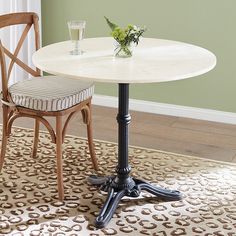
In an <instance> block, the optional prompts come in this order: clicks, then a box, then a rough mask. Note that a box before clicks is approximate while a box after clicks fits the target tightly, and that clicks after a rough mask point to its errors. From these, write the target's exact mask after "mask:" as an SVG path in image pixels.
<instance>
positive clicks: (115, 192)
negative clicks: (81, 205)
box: [88, 176, 181, 228]
mask: <svg viewBox="0 0 236 236" xmlns="http://www.w3.org/2000/svg"><path fill="white" fill-rule="evenodd" d="M88 181H89V182H90V183H91V184H94V185H98V186H100V187H101V190H103V191H106V192H107V193H108V195H107V199H106V201H105V203H104V205H103V207H102V209H101V210H100V213H99V215H98V217H97V218H96V220H95V225H96V227H97V228H103V227H105V226H106V225H107V224H108V222H109V221H110V219H111V218H112V216H113V214H114V213H115V210H116V208H117V206H118V204H119V202H120V201H121V199H122V198H123V197H124V196H128V197H133V198H136V197H139V195H140V193H141V191H142V190H145V191H147V192H149V193H151V194H153V195H155V196H157V197H159V198H161V199H164V200H169V201H177V200H180V199H181V193H180V192H179V191H176V190H169V189H165V188H161V187H156V186H153V185H151V184H149V183H147V182H145V181H142V180H139V179H136V178H131V177H129V180H128V182H129V184H128V185H126V186H123V187H121V189H120V187H119V184H118V183H119V182H120V181H119V180H118V178H117V177H98V176H90V177H89V178H88Z"/></svg>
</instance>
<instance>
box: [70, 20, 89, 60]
mask: <svg viewBox="0 0 236 236" xmlns="http://www.w3.org/2000/svg"><path fill="white" fill-rule="evenodd" d="M85 25H86V22H85V21H84V20H79V21H76V20H73V21H69V22H68V28H69V33H70V39H71V41H72V42H73V43H74V49H73V50H72V51H71V52H70V53H71V55H81V54H82V53H83V51H82V50H81V49H80V43H79V42H80V41H81V40H82V39H83V36H84V30H85Z"/></svg>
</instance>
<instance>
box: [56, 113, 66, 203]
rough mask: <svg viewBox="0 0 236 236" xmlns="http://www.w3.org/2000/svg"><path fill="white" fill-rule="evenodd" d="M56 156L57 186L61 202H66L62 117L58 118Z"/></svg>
mask: <svg viewBox="0 0 236 236" xmlns="http://www.w3.org/2000/svg"><path fill="white" fill-rule="evenodd" d="M56 155H57V158H56V159H57V186H58V195H59V200H60V201H63V200H64V184H63V170H62V117H61V116H56Z"/></svg>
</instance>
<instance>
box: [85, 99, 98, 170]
mask: <svg viewBox="0 0 236 236" xmlns="http://www.w3.org/2000/svg"><path fill="white" fill-rule="evenodd" d="M88 108H89V113H90V114H88V113H86V115H87V116H88V117H87V118H88V119H89V120H88V122H87V136H88V145H89V152H90V156H91V159H92V164H93V168H94V170H96V171H97V170H98V163H97V158H96V154H95V150H94V143H93V130H92V115H91V113H92V111H91V102H89V103H88Z"/></svg>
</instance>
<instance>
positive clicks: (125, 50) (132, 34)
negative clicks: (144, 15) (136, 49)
mask: <svg viewBox="0 0 236 236" xmlns="http://www.w3.org/2000/svg"><path fill="white" fill-rule="evenodd" d="M105 19H106V22H107V24H108V26H109V27H110V29H111V30H112V32H111V36H112V37H113V38H114V39H115V40H116V42H117V43H118V44H117V47H116V48H115V55H116V56H118V57H131V56H132V46H133V45H135V46H137V45H138V43H139V38H140V37H141V36H142V35H143V33H144V32H145V31H146V28H145V27H143V28H140V27H138V26H135V25H131V24H129V25H127V27H126V28H124V29H122V28H121V27H119V26H118V25H116V24H114V23H112V22H111V21H110V20H109V19H108V18H107V17H105Z"/></svg>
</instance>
